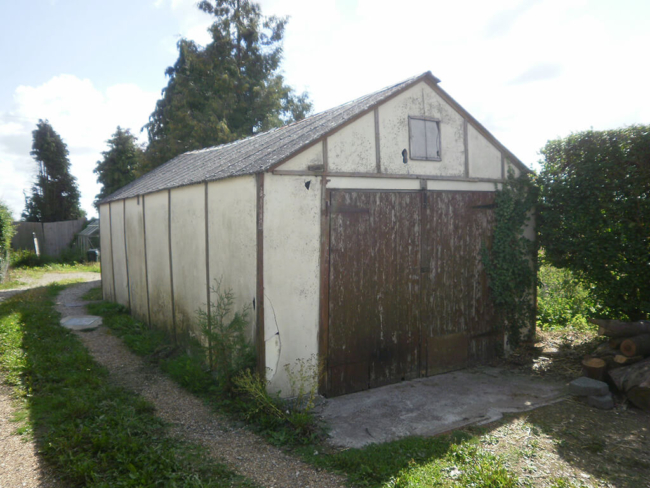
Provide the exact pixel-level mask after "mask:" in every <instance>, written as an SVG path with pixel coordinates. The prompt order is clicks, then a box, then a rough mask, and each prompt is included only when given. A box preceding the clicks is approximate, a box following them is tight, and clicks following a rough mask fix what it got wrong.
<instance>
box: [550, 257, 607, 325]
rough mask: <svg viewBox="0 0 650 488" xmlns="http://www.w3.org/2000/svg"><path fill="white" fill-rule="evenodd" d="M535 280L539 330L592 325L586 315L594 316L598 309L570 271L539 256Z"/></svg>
mask: <svg viewBox="0 0 650 488" xmlns="http://www.w3.org/2000/svg"><path fill="white" fill-rule="evenodd" d="M537 279H538V286H537V325H538V326H539V328H540V329H542V330H546V329H560V328H565V327H571V328H574V329H579V330H584V329H591V328H593V327H592V326H591V325H590V324H589V323H588V322H587V318H588V317H593V316H595V315H596V314H597V310H599V309H598V308H597V306H596V304H595V302H594V300H593V299H592V298H591V297H590V295H589V289H588V288H587V287H586V286H584V285H583V284H582V283H580V281H578V280H577V279H576V278H575V277H574V276H573V273H571V271H570V270H568V269H560V268H556V267H554V266H553V265H551V264H549V263H547V262H545V261H544V260H543V256H542V259H540V267H539V271H538V275H537Z"/></svg>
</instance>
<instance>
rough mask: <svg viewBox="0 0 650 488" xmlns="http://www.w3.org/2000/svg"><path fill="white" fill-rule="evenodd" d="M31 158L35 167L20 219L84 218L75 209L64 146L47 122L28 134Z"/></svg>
mask: <svg viewBox="0 0 650 488" xmlns="http://www.w3.org/2000/svg"><path fill="white" fill-rule="evenodd" d="M32 136H33V143H32V151H31V153H30V154H31V155H32V157H33V158H34V159H35V160H36V162H37V163H38V165H39V168H38V175H37V176H36V183H35V184H34V186H33V187H32V195H31V197H27V196H25V211H24V212H23V219H25V220H26V221H28V222H58V221H61V220H74V219H78V218H81V217H83V216H84V215H85V213H84V212H83V210H81V207H80V205H79V198H80V194H79V189H78V188H77V179H76V178H75V177H74V176H72V174H70V160H69V159H68V146H67V145H66V144H65V143H64V142H63V139H61V136H60V135H59V134H57V133H56V132H55V131H54V129H53V128H52V126H51V125H50V123H49V122H48V121H47V120H45V121H44V120H39V121H38V124H37V126H36V130H34V131H33V132H32Z"/></svg>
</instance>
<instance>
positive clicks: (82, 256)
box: [11, 247, 87, 268]
mask: <svg viewBox="0 0 650 488" xmlns="http://www.w3.org/2000/svg"><path fill="white" fill-rule="evenodd" d="M86 260H87V257H86V253H85V252H84V251H83V250H81V249H79V248H76V247H71V248H68V249H64V250H63V251H62V252H61V254H60V255H59V256H57V257H53V256H47V255H44V254H41V255H40V256H37V255H36V253H35V252H34V251H29V250H26V249H21V250H18V251H13V252H12V253H11V266H12V267H13V268H37V267H41V266H47V265H50V264H78V263H84V262H86Z"/></svg>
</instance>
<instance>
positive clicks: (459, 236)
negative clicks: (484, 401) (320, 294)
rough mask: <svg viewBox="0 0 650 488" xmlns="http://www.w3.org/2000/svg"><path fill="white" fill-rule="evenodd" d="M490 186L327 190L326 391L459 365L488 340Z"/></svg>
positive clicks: (341, 391) (378, 383)
mask: <svg viewBox="0 0 650 488" xmlns="http://www.w3.org/2000/svg"><path fill="white" fill-rule="evenodd" d="M492 201H493V194H492V193H491V192H381V191H343V190H341V191H332V192H331V193H330V229H329V231H330V236H329V243H330V244H329V310H328V312H329V313H328V332H327V333H328V366H327V384H326V392H327V393H328V394H329V395H331V396H334V395H341V394H345V393H351V392H354V391H359V390H364V389H367V388H373V387H377V386H382V385H386V384H389V383H394V382H397V381H401V380H408V379H413V378H417V377H420V376H427V375H430V374H435V373H439V372H443V371H449V370H453V369H459V368H462V367H464V366H465V365H466V364H467V363H468V362H469V361H470V360H471V359H477V358H479V356H480V355H481V354H483V355H485V351H486V350H488V349H489V348H490V346H491V345H492V342H490V341H491V339H489V340H487V339H485V338H486V337H487V338H491V337H492V315H493V313H492V310H491V307H490V303H489V301H488V300H487V281H486V279H485V273H484V271H483V269H482V264H481V262H480V247H481V245H482V243H483V242H489V240H490V237H491V229H492V219H493V217H492V212H491V210H490V208H491V203H492Z"/></svg>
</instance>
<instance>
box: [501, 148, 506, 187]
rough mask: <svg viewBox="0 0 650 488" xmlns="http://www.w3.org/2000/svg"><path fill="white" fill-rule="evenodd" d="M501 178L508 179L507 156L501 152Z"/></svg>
mask: <svg viewBox="0 0 650 488" xmlns="http://www.w3.org/2000/svg"><path fill="white" fill-rule="evenodd" d="M501 179H502V180H505V179H506V157H505V156H504V155H503V153H501Z"/></svg>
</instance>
